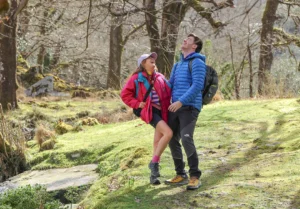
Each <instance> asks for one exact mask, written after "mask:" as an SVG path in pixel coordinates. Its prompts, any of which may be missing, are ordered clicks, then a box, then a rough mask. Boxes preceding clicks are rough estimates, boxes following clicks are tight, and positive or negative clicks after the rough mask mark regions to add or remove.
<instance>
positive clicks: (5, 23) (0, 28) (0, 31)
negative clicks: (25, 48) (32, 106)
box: [0, 0, 28, 110]
mask: <svg viewBox="0 0 300 209" xmlns="http://www.w3.org/2000/svg"><path fill="white" fill-rule="evenodd" d="M27 2H28V0H22V1H18V0H11V5H10V8H9V9H8V11H7V13H6V15H7V16H6V17H4V18H3V17H1V23H0V79H1V81H0V102H1V104H2V107H3V109H4V110H7V109H8V104H10V105H12V106H13V107H14V108H17V107H18V103H17V96H16V90H17V88H18V86H17V82H16V69H17V60H16V53H17V46H16V29H17V16H18V14H19V13H20V12H21V11H22V9H23V8H24V7H25V6H26V4H27Z"/></svg>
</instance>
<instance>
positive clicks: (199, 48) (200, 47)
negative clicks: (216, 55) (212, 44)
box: [188, 33, 203, 53]
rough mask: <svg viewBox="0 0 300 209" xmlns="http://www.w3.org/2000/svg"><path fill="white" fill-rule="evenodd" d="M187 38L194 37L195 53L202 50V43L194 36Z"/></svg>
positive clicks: (192, 34)
mask: <svg viewBox="0 0 300 209" xmlns="http://www.w3.org/2000/svg"><path fill="white" fill-rule="evenodd" d="M188 37H194V43H195V44H196V45H197V48H196V50H195V52H197V53H199V52H201V50H202V46H203V42H202V40H201V39H200V38H199V37H198V36H196V35H195V34H194V33H191V34H189V35H188Z"/></svg>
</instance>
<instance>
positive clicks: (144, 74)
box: [121, 52, 173, 184]
mask: <svg viewBox="0 0 300 209" xmlns="http://www.w3.org/2000/svg"><path fill="white" fill-rule="evenodd" d="M156 58H157V54H156V53H155V52H152V53H151V54H143V55H142V56H140V58H139V59H138V68H137V69H136V71H135V72H134V73H133V74H132V75H131V77H130V78H129V80H128V81H127V82H126V84H125V86H124V88H123V89H122V92H121V98H122V100H123V102H124V103H125V104H126V105H128V106H129V107H131V108H134V110H137V109H139V108H140V110H141V111H140V118H141V119H142V120H143V121H145V122H146V123H147V124H150V125H151V126H153V127H154V128H155V132H154V141H153V157H152V160H151V162H150V163H149V169H150V170H151V175H150V183H151V184H160V181H159V179H158V177H159V176H160V173H159V161H160V156H161V154H162V153H163V151H164V150H165V148H166V147H167V145H168V143H169V141H170V139H171V138H172V135H173V132H172V130H171V129H170V128H169V126H168V125H167V121H168V118H167V117H168V107H169V105H170V98H171V88H170V84H169V83H168V82H167V81H166V80H165V78H164V76H163V75H162V74H160V73H158V72H156V66H155V60H156ZM152 86H153V87H152ZM147 91H148V93H149V94H147ZM145 95H146V96H145Z"/></svg>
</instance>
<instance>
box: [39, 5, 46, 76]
mask: <svg viewBox="0 0 300 209" xmlns="http://www.w3.org/2000/svg"><path fill="white" fill-rule="evenodd" d="M47 17H48V9H47V8H45V9H44V13H43V19H42V21H41V26H40V27H41V29H40V35H41V37H44V36H45V34H46V21H47ZM45 55H46V48H45V46H44V44H43V43H41V45H40V49H39V53H38V56H37V64H39V65H40V66H41V70H42V72H41V73H43V70H44V59H45Z"/></svg>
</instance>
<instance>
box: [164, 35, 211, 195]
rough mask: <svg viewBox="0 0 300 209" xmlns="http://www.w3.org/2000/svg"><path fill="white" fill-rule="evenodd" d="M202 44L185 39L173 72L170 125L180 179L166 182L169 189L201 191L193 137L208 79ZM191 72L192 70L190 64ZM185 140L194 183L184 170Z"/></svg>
mask: <svg viewBox="0 0 300 209" xmlns="http://www.w3.org/2000/svg"><path fill="white" fill-rule="evenodd" d="M202 45H203V43H202V41H201V39H200V38H198V37H197V36H196V35H195V34H190V35H188V37H187V38H186V39H184V41H183V43H182V46H181V51H182V54H181V60H180V61H179V62H178V63H176V64H175V65H174V67H173V69H172V72H171V77H170V83H171V84H172V86H173V89H172V104H171V105H170V106H169V119H168V124H169V126H170V128H171V129H172V130H173V137H172V139H171V140H170V142H169V147H170V149H171V153H172V157H173V161H174V165H175V171H176V174H177V175H176V176H175V177H174V178H173V179H169V180H166V181H165V183H166V184H169V185H184V184H187V190H193V189H198V188H199V187H200V185H201V183H200V180H199V178H200V176H201V171H200V170H199V168H198V165H199V160H198V155H197V151H196V147H195V144H194V139H193V134H194V130H195V125H196V122H197V118H198V115H199V112H200V111H201V108H202V90H203V87H204V80H205V75H206V65H205V56H204V55H202V54H200V53H199V52H200V51H201V49H202ZM190 61H191V62H192V63H191V67H192V68H191V69H189V63H190ZM180 138H181V140H182V145H183V147H184V150H185V153H186V155H187V161H188V165H189V168H190V169H189V175H190V179H189V181H188V177H187V174H186V172H185V170H184V166H185V162H184V161H183V154H182V149H181V145H180V143H179V140H180Z"/></svg>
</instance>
